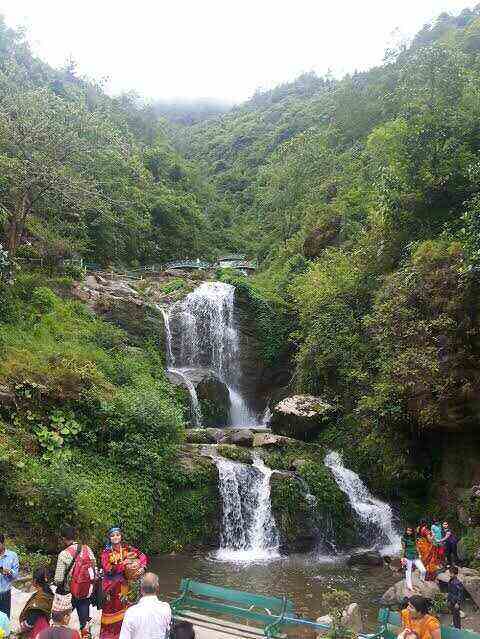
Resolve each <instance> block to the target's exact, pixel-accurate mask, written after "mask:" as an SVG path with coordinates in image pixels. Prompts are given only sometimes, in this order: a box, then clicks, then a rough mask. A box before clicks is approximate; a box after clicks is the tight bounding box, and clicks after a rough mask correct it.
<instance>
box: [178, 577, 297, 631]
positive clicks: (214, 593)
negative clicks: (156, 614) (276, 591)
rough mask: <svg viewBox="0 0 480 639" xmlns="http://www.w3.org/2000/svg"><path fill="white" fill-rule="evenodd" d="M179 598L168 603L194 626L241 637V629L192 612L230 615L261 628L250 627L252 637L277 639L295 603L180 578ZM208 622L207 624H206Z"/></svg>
mask: <svg viewBox="0 0 480 639" xmlns="http://www.w3.org/2000/svg"><path fill="white" fill-rule="evenodd" d="M180 590H181V595H180V597H178V598H177V599H175V600H174V601H173V602H172V603H171V607H172V611H173V615H174V617H176V618H178V617H181V618H188V619H190V621H192V622H193V623H194V624H197V625H202V623H203V624H205V626H206V627H208V623H210V624H213V625H216V626H218V627H219V628H218V630H219V631H221V630H222V627H224V630H223V631H224V632H226V633H227V634H228V633H230V632H231V633H232V634H234V635H235V634H238V636H244V634H243V633H242V632H241V629H242V626H238V625H236V624H231V623H230V624H229V623H227V622H223V620H222V619H219V618H218V617H215V618H213V619H212V618H209V617H204V616H202V615H196V614H195V613H194V612H192V608H193V609H199V610H202V611H205V612H212V613H215V614H217V615H218V614H220V615H229V616H232V617H234V618H236V619H240V620H242V621H251V622H255V623H256V624H258V625H259V626H260V627H255V628H254V627H252V628H249V629H248V630H249V632H250V634H251V635H252V636H259V635H260V636H261V635H262V634H263V635H264V636H265V637H278V636H279V632H280V628H281V626H282V625H283V624H284V619H285V617H293V616H294V604H293V602H292V601H290V600H288V599H287V598H286V597H285V596H283V597H281V598H280V597H266V596H265V595H256V594H253V593H251V592H243V591H241V590H232V589H230V588H222V587H220V586H213V585H211V584H204V583H201V582H199V581H194V580H193V579H182V581H181V584H180ZM209 620H210V621H209Z"/></svg>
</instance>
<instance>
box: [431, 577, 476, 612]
mask: <svg viewBox="0 0 480 639" xmlns="http://www.w3.org/2000/svg"><path fill="white" fill-rule="evenodd" d="M458 578H459V579H460V581H461V582H462V584H463V586H464V588H465V590H466V591H467V592H468V594H469V595H470V597H471V598H472V599H473V601H474V602H475V603H476V604H477V606H480V571H478V570H475V569H474V568H459V569H458ZM449 579H450V575H449V573H448V570H447V571H445V572H442V573H440V574H439V575H438V581H439V582H441V583H444V584H447V583H448V580H449Z"/></svg>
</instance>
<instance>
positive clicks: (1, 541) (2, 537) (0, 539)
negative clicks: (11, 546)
mask: <svg viewBox="0 0 480 639" xmlns="http://www.w3.org/2000/svg"><path fill="white" fill-rule="evenodd" d="M4 543H5V535H4V534H3V533H0V544H2V546H3V544H4Z"/></svg>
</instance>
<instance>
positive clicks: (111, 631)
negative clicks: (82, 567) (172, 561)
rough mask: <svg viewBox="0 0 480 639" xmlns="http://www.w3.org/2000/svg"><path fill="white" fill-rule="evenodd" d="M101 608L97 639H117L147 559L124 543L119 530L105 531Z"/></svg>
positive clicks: (116, 528)
mask: <svg viewBox="0 0 480 639" xmlns="http://www.w3.org/2000/svg"><path fill="white" fill-rule="evenodd" d="M101 563H102V568H103V573H104V576H103V580H102V589H103V597H104V599H103V609H102V626H101V630H100V639H118V637H119V635H120V630H121V627H122V621H123V617H124V615H125V612H126V610H127V608H128V607H129V606H130V605H131V603H132V602H131V601H130V599H129V595H130V591H131V585H132V582H133V581H137V580H138V579H139V578H140V577H141V576H142V574H143V572H144V571H145V567H146V565H147V557H146V556H145V555H144V554H143V553H142V552H140V550H138V549H137V548H133V546H130V545H128V544H126V543H125V542H124V541H123V539H122V531H121V530H120V528H118V527H115V528H112V529H111V530H109V532H108V543H107V545H106V546H105V549H104V551H103V552H102V559H101Z"/></svg>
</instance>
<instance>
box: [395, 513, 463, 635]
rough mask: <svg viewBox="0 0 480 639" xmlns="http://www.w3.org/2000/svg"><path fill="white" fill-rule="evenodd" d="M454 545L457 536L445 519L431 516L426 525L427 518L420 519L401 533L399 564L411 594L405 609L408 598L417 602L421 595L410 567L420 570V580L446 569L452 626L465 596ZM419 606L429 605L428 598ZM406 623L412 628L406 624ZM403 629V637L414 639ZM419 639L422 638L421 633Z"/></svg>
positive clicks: (458, 621)
mask: <svg viewBox="0 0 480 639" xmlns="http://www.w3.org/2000/svg"><path fill="white" fill-rule="evenodd" d="M457 545H458V539H457V537H456V536H455V535H454V533H453V532H452V531H451V530H450V526H449V524H448V521H445V522H443V524H440V521H439V520H438V519H434V520H433V522H432V524H431V525H430V526H429V524H428V522H427V521H426V520H422V521H420V523H419V524H418V526H417V527H413V526H407V527H406V529H405V534H404V535H403V537H402V565H403V567H404V568H405V581H406V586H407V589H408V591H410V592H411V593H412V596H411V597H409V598H407V602H406V606H405V609H409V608H411V607H412V606H411V605H409V604H408V602H412V601H416V603H418V600H419V599H424V598H423V597H418V596H417V595H415V594H414V593H415V587H414V586H413V584H412V571H413V570H414V569H415V568H416V569H417V570H418V571H419V573H420V579H421V580H422V581H436V580H437V578H438V575H439V574H440V573H441V572H444V571H445V570H447V569H448V571H449V574H450V579H449V581H448V595H447V603H448V606H449V609H450V612H451V613H452V617H453V625H454V626H455V628H460V627H461V614H460V607H461V604H462V602H463V600H464V588H463V584H462V582H461V581H460V579H459V578H458V567H457V565H456V564H458V555H457ZM425 601H427V600H425ZM422 606H423V608H425V606H426V607H427V608H428V602H427V603H424V604H422ZM423 608H422V609H423ZM417 612H418V610H417ZM412 614H413V615H414V614H415V613H414V612H413V613H412ZM425 614H426V613H425ZM402 618H403V616H402ZM412 618H413V617H412ZM431 619H435V618H434V617H431V616H429V623H430V625H431V623H433V622H431ZM437 623H438V621H437ZM405 627H406V628H410V629H412V627H411V626H408V625H407V626H405ZM438 628H440V624H438ZM405 632H406V631H405ZM405 632H404V633H402V639H414V638H413V637H408V636H405ZM430 635H431V636H432V637H433V639H435V637H434V636H433V634H431V633H429V636H430ZM420 639H424V638H423V637H422V636H420ZM437 639H440V631H438V637H437Z"/></svg>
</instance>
